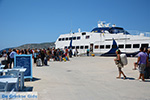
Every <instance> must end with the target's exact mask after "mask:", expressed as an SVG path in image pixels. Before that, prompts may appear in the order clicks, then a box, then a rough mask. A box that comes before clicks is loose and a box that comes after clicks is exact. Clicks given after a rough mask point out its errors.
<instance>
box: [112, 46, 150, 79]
mask: <svg viewBox="0 0 150 100" xmlns="http://www.w3.org/2000/svg"><path fill="white" fill-rule="evenodd" d="M116 54H117V57H116V59H114V61H115V63H116V65H117V67H118V71H119V76H118V77H117V78H119V79H120V78H121V75H123V77H124V79H126V78H127V77H126V75H125V73H124V72H123V71H122V68H123V67H124V65H123V63H122V61H121V57H120V55H121V51H120V50H119V49H118V50H116ZM136 67H138V69H139V77H138V80H140V79H142V81H145V78H150V48H149V49H147V48H143V47H141V48H140V52H139V53H138V58H137V61H136V62H135V63H134V70H136Z"/></svg>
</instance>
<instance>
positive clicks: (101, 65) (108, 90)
mask: <svg viewBox="0 0 150 100" xmlns="http://www.w3.org/2000/svg"><path fill="white" fill-rule="evenodd" d="M113 60H114V57H76V58H72V59H71V61H68V62H49V66H43V67H36V66H33V77H34V78H33V81H32V82H30V81H26V82H25V86H26V89H27V88H32V89H31V90H32V91H33V92H34V91H35V92H38V100H150V80H146V82H142V81H141V80H136V79H137V78H138V75H139V72H138V70H132V68H133V62H135V61H136V58H128V62H129V64H128V65H127V66H125V67H124V68H123V71H124V72H125V74H126V76H127V77H128V79H126V80H124V79H116V77H117V76H118V69H117V67H116V65H115V63H114V61H113Z"/></svg>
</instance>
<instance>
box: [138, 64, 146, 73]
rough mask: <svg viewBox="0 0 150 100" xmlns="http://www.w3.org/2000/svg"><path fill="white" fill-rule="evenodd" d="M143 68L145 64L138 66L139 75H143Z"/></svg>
mask: <svg viewBox="0 0 150 100" xmlns="http://www.w3.org/2000/svg"><path fill="white" fill-rule="evenodd" d="M145 67H146V64H139V72H140V74H144V70H145Z"/></svg>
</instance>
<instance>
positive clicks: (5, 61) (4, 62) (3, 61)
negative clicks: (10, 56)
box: [1, 60, 8, 69]
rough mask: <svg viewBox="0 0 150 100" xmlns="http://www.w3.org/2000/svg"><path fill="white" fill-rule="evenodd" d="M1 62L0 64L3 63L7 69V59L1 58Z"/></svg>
mask: <svg viewBox="0 0 150 100" xmlns="http://www.w3.org/2000/svg"><path fill="white" fill-rule="evenodd" d="M1 64H2V65H5V67H4V69H7V68H8V61H7V60H2V61H1Z"/></svg>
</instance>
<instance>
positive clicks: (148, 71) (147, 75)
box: [144, 67, 150, 79]
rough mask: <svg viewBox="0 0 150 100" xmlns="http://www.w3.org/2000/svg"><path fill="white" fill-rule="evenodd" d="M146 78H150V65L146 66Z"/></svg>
mask: <svg viewBox="0 0 150 100" xmlns="http://www.w3.org/2000/svg"><path fill="white" fill-rule="evenodd" d="M144 78H145V79H150V67H146V68H145V72H144Z"/></svg>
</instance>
